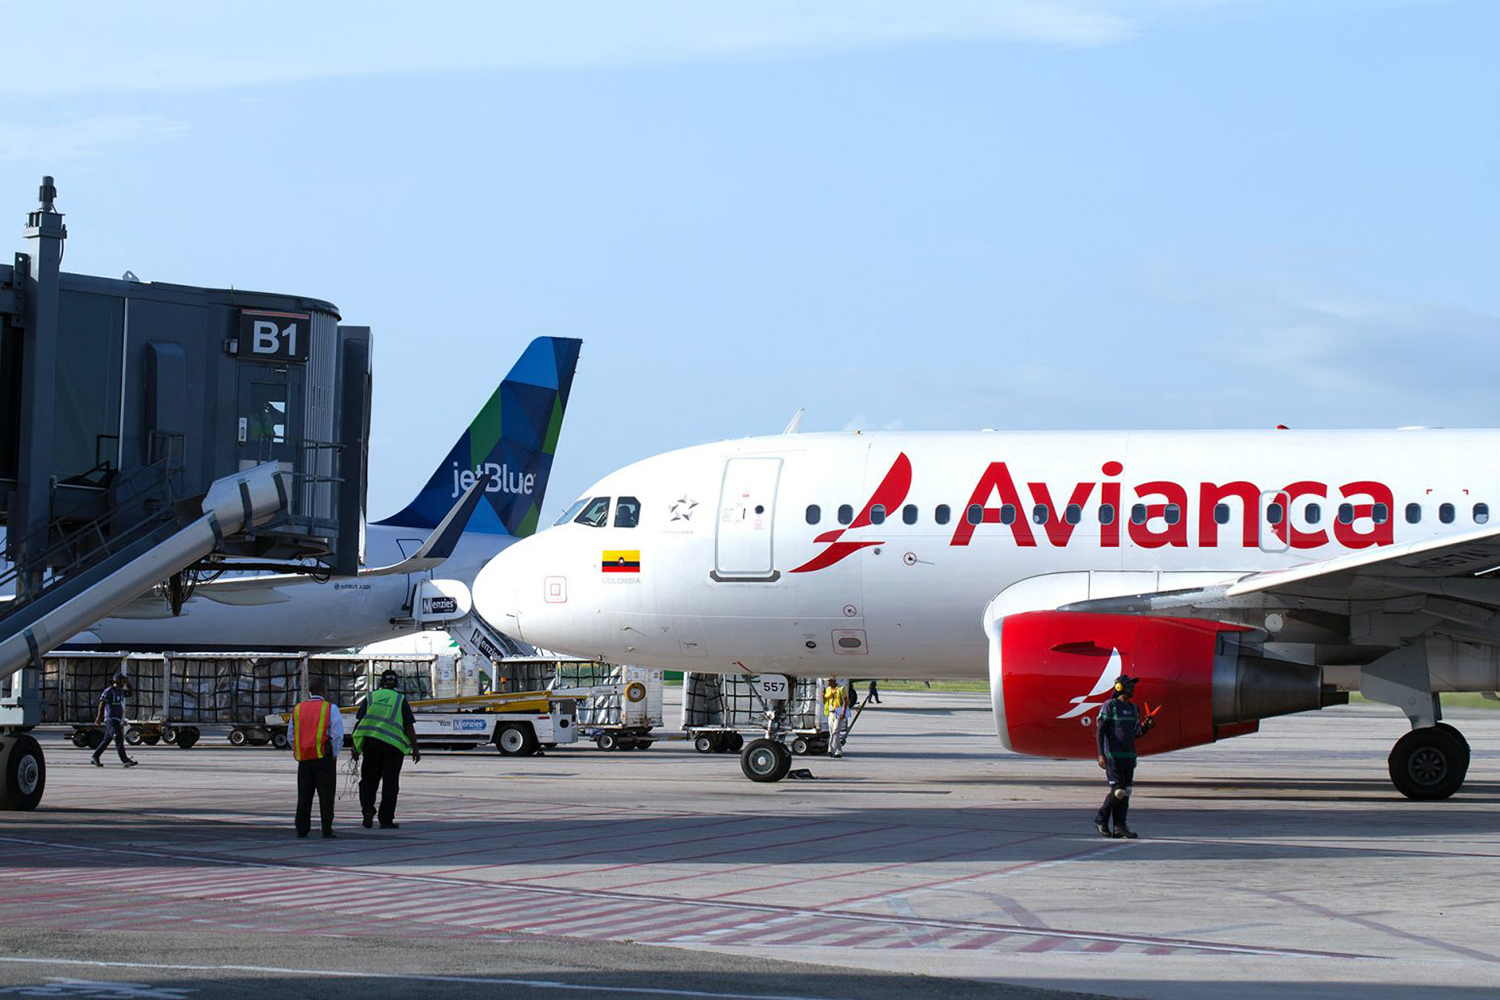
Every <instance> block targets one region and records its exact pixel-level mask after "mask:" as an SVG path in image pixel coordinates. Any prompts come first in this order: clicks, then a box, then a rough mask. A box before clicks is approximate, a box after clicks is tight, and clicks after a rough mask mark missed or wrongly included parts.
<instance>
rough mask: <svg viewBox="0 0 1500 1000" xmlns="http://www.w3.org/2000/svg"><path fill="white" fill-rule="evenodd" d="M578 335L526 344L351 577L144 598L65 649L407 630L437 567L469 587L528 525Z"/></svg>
mask: <svg viewBox="0 0 1500 1000" xmlns="http://www.w3.org/2000/svg"><path fill="white" fill-rule="evenodd" d="M581 344H582V342H581V341H579V340H571V339H561V338H555V337H539V338H537V339H536V340H533V341H532V342H531V344H530V346H528V347H527V348H526V351H525V353H523V354H522V355H521V358H520V360H519V361H517V362H516V364H515V367H513V368H512V369H511V370H510V374H509V375H507V376H506V378H505V381H503V382H501V383H500V385H499V387H498V388H497V389H496V390H495V392H494V395H492V396H490V398H489V401H488V402H487V403H485V405H484V408H483V409H481V410H480V411H479V415H478V416H476V417H475V418H474V421H473V422H472V423H471V424H470V425H469V428H468V430H466V431H465V432H464V433H463V434H462V435H461V436H460V437H459V439H458V441H457V442H456V443H455V444H454V445H453V448H452V450H450V451H449V453H448V454H447V456H446V457H444V459H443V461H442V463H441V464H439V465H438V467H437V469H435V470H434V471H433V473H432V475H431V476H430V477H429V479H428V481H427V485H426V486H424V487H423V488H422V490H421V492H419V493H418V494H417V495H416V498H415V499H413V500H412V502H411V503H409V504H407V505H406V507H404V508H403V509H402V510H400V511H399V512H397V513H395V514H392V515H391V516H390V517H387V518H385V519H384V520H382V521H375V522H372V523H370V524H369V525H367V526H366V529H365V557H366V563H367V564H368V565H371V566H372V567H373V568H370V569H366V570H361V571H360V573H359V575H358V576H354V577H333V578H328V577H313V576H307V575H303V574H292V573H277V574H241V575H226V576H221V577H219V578H217V579H213V580H206V581H204V582H201V583H199V584H197V585H196V586H195V587H194V589H193V591H192V595H191V596H190V597H189V599H188V600H187V601H186V602H185V604H184V605H183V608H182V614H181V615H178V616H175V617H174V616H173V615H172V611H171V608H170V607H169V606H168V605H167V602H166V601H164V600H163V599H161V598H160V597H158V596H156V595H154V594H148V595H146V596H144V597H141V598H139V599H137V600H136V601H134V602H132V603H131V604H128V605H126V606H125V607H124V608H122V609H121V610H120V611H118V612H116V613H115V614H114V615H113V616H111V617H109V618H106V619H104V620H103V621H100V622H99V623H97V624H96V625H94V626H93V627H92V628H91V629H89V630H88V631H87V632H83V633H80V634H79V635H78V636H75V637H74V638H73V639H72V640H70V641H69V642H68V643H66V644H65V645H64V646H63V648H64V649H96V650H109V651H114V650H130V651H140V652H146V651H160V650H165V649H170V650H173V651H176V652H187V651H205V652H206V651H215V650H217V651H237V650H257V651H266V652H279V651H303V650H307V651H318V650H337V649H347V648H350V647H353V646H362V645H366V644H368V643H372V642H376V641H378V640H380V639H387V638H390V637H391V636H392V635H395V634H398V633H399V632H402V631H409V630H410V629H411V627H412V626H411V625H410V624H408V622H409V620H410V619H411V617H412V596H413V593H414V592H415V591H416V589H417V587H418V586H419V584H420V583H421V582H422V581H423V580H425V579H427V578H428V577H430V576H431V572H430V571H431V570H432V569H433V567H435V566H438V565H440V564H441V565H443V573H444V576H446V577H453V578H456V579H458V580H462V581H471V580H473V578H474V576H475V574H477V573H478V572H479V569H480V568H481V567H482V566H484V564H485V563H486V562H488V561H489V560H490V559H491V558H493V557H494V556H495V555H496V554H497V553H498V552H500V551H501V550H502V549H504V548H505V547H506V546H507V545H509V544H511V543H512V542H514V541H515V540H516V539H518V538H523V537H525V536H526V535H529V534H531V533H532V532H533V531H535V530H536V525H537V518H538V517H539V516H540V512H541V507H542V502H543V496H544V495H545V493H546V490H547V478H548V476H549V474H550V473H551V471H552V458H553V455H554V453H555V452H556V450H557V440H558V435H559V433H560V432H561V429H562V422H563V414H564V412H565V410H566V409H567V405H568V392H569V390H570V389H571V387H572V384H573V373H574V369H575V368H576V367H577V364H578V352H579V347H580V346H581Z"/></svg>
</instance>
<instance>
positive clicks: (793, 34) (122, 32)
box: [6, 0, 1174, 94]
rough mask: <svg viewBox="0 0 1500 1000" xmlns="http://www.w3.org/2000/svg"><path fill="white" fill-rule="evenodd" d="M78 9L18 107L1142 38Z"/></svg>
mask: <svg viewBox="0 0 1500 1000" xmlns="http://www.w3.org/2000/svg"><path fill="white" fill-rule="evenodd" d="M66 6H68V7H69V8H71V13H70V16H68V17H67V28H66V33H65V36H64V38H63V40H62V41H61V42H60V43H59V45H58V46H57V47H53V46H13V47H12V48H11V50H10V51H8V52H7V53H6V71H7V72H6V76H7V80H8V81H9V82H10V87H11V92H12V93H13V94H15V93H30V94H42V93H67V92H73V93H84V92H94V91H104V90H189V89H201V88H208V87H222V86H232V85H244V84H257V83H270V82H277V81H287V80H298V79H308V78H313V77H323V76H348V75H357V74H371V73H396V72H413V71H430V70H476V69H500V68H515V67H578V66H600V65H606V66H609V65H631V64H641V63H657V62H668V61H684V60H704V59H723V58H768V57H780V56H788V55H798V54H803V53H807V52H817V51H828V50H842V49H857V48H868V47H879V46H892V45H900V44H904V43H909V42H921V41H933V40H950V39H970V40H986V41H1008V42H1022V43H1036V44H1046V45H1062V46H1094V45H1107V44H1112V43H1117V42H1121V41H1124V40H1126V39H1128V38H1130V37H1132V36H1133V35H1134V33H1135V31H1136V30H1137V29H1136V23H1135V19H1134V18H1133V17H1130V16H1126V15H1125V14H1123V13H1121V12H1120V11H1119V8H1121V7H1122V4H1121V3H1119V2H1112V0H921V2H920V3H913V2H909V0H819V2H816V3H807V2H803V0H718V2H714V3H704V2H702V0H636V2H634V3H619V2H617V0H555V2H552V3H546V4H535V3H524V4H523V3H516V2H500V3H490V4H482V3H460V2H455V0H429V2H428V3H424V4H419V5H415V6H414V5H412V4H409V3H396V2H393V0H375V2H364V3H352V2H349V0H338V2H326V3H313V4H309V3H303V2H293V0H262V2H260V3H256V4H253V5H241V6H237V7H233V8H229V7H225V6H223V5H220V4H205V3H201V2H200V0H159V2H155V3H152V4H150V5H136V4H120V3H115V2H100V0H85V2H81V3H73V4H69V5H66ZM1133 6H1134V7H1135V8H1136V9H1137V10H1138V11H1139V10H1154V9H1162V8H1163V7H1170V6H1174V4H1173V3H1172V0H1149V2H1145V3H1136V4H1134V5H1133ZM148 8H149V9H148ZM231 11H232V12H233V13H232V15H231V13H230V12H231Z"/></svg>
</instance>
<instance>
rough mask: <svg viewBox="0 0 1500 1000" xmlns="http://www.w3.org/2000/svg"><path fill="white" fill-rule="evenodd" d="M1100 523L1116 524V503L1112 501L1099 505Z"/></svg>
mask: <svg viewBox="0 0 1500 1000" xmlns="http://www.w3.org/2000/svg"><path fill="white" fill-rule="evenodd" d="M1099 523H1100V524H1114V523H1115V505H1114V504H1112V503H1101V504H1100V505H1099Z"/></svg>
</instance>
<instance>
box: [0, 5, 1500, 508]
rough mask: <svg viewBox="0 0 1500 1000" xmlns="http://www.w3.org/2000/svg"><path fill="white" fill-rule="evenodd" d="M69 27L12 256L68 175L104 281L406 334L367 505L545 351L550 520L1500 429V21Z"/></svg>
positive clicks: (214, 14)
mask: <svg viewBox="0 0 1500 1000" xmlns="http://www.w3.org/2000/svg"><path fill="white" fill-rule="evenodd" d="M309 8H313V9H311V10H309ZM32 10H33V9H32V8H30V7H26V6H23V5H20V4H16V3H5V4H4V10H3V11H0V13H3V14H4V15H5V16H6V18H7V21H8V22H9V23H16V21H17V19H18V18H20V17H22V16H23V14H24V13H25V12H26V11H32ZM52 11H53V13H52V14H51V15H50V16H51V17H52V20H53V28H52V29H51V30H50V31H49V33H47V35H46V39H47V40H46V42H45V43H43V42H40V41H38V42H36V44H34V45H33V44H30V43H28V44H27V45H22V46H15V47H11V48H10V49H8V51H7V70H8V73H7V77H8V87H9V88H10V89H11V96H12V99H11V100H9V101H7V103H6V106H5V108H4V109H3V110H0V206H9V207H8V208H7V209H6V211H9V212H11V213H12V214H11V216H10V217H11V218H12V220H13V222H14V225H15V233H14V238H13V240H12V248H13V249H20V248H21V240H20V237H19V228H20V225H21V223H22V219H23V216H24V213H25V211H26V210H28V209H29V208H31V207H32V204H33V197H34V191H35V186H36V182H37V179H38V177H39V176H40V175H41V174H42V173H53V174H55V175H56V176H57V180H58V186H59V188H60V191H61V197H60V202H59V205H60V208H61V209H62V210H63V211H65V212H67V213H68V224H69V231H70V234H71V238H70V242H69V249H68V258H67V266H68V268H69V269H70V270H76V271H82V272H86V273H96V274H104V275H111V276H114V275H118V274H120V273H121V272H123V271H124V270H125V269H127V268H129V269H131V270H133V271H134V272H135V273H136V274H138V275H140V276H141V277H142V278H144V279H147V280H151V279H158V280H164V281H174V282H182V283H189V284H206V285H215V286H222V285H228V284H234V285H236V286H238V287H242V288H259V289H264V290H269V291H280V292H295V293H301V294H306V295H313V296H317V297H321V298H325V299H328V300H331V301H333V302H335V303H337V304H338V306H339V307H340V309H341V311H342V312H343V315H344V317H345V319H346V321H348V322H354V323H365V324H369V325H370V326H372V327H373V328H374V330H375V335H376V348H375V364H376V403H375V414H374V441H373V444H372V477H371V492H370V513H371V514H372V516H380V515H384V514H387V513H389V512H391V511H392V510H394V509H396V508H397V507H399V506H401V505H402V504H404V503H405V502H406V501H407V500H408V499H409V497H410V496H411V495H412V494H414V493H415V491H416V489H417V488H418V486H419V484H420V483H421V482H422V481H423V480H425V478H426V476H427V474H428V473H429V472H430V470H431V469H432V468H433V467H434V466H435V465H436V464H437V463H438V462H439V461H440V460H441V459H442V457H443V455H444V454H445V453H446V452H447V450H448V447H449V445H450V444H451V442H452V440H453V439H454V438H456V437H457V436H458V433H459V431H460V430H461V429H462V428H463V427H464V426H465V425H466V424H467V422H468V420H469V419H470V418H471V416H472V415H473V414H474V412H476V411H477V410H478V408H479V406H480V405H481V404H482V403H483V401H484V400H485V398H487V396H488V395H489V393H490V392H491V391H492V389H493V388H494V385H495V383H496V382H497V381H498V380H499V379H500V378H501V377H502V376H503V375H504V373H505V371H506V370H507V369H508V368H509V366H510V364H511V362H512V361H513V360H514V358H515V357H516V355H517V354H518V353H519V351H520V350H521V348H522V346H523V345H524V344H525V343H526V342H527V341H528V340H529V339H530V338H531V337H533V336H536V335H538V334H543V333H550V334H558V335H564V336H577V337H581V338H583V339H584V341H585V344H584V348H583V358H582V362H581V364H580V368H579V374H578V379H577V381H576V382H575V386H574V395H573V402H572V406H571V408H570V411H569V414H568V421H567V425H566V427H565V428H564V432H563V438H562V446H561V448H560V451H559V455H558V460H557V464H556V466H555V470H554V477H553V484H552V491H551V493H550V495H549V498H548V509H549V510H553V509H560V508H561V507H562V506H564V505H565V504H566V502H567V501H568V500H570V499H571V498H572V497H573V496H575V495H576V494H578V493H579V492H581V491H582V490H583V489H584V488H585V487H586V486H587V485H588V484H589V483H590V482H591V481H592V480H594V479H595V478H597V477H599V476H601V475H603V474H605V473H607V472H608V471H610V470H611V469H614V468H616V467H618V466H620V465H623V464H625V463H627V462H629V461H633V460H635V459H637V458H641V457H644V456H646V455H650V454H654V453H656V452H659V451H663V450H666V449H669V448H673V447H677V446H682V445H688V444H694V443H698V442H701V441H706V440H714V439H719V438H724V437H738V436H745V435H750V434H759V433H774V432H776V431H778V430H780V429H781V427H782V426H783V425H784V424H785V423H786V421H787V420H788V419H789V418H790V417H791V415H792V413H793V412H794V411H795V410H796V409H797V408H798V407H806V408H807V417H806V419H805V421H804V425H803V426H804V429H808V430H821V429H834V430H836V429H840V428H846V427H847V428H855V427H858V428H866V429H879V428H906V429H922V430H930V429H975V428H980V427H996V428H1017V429H1029V428H1049V427H1059V428H1117V427H1258V426H1270V425H1274V424H1276V423H1286V424H1290V425H1292V426H1296V427H1349V426H1376V427H1381V426H1393V425H1405V424H1436V425H1447V426H1496V425H1500V419H1497V414H1496V410H1497V408H1500V403H1497V393H1496V391H1495V386H1496V384H1497V382H1500V364H1497V347H1496V344H1497V339H1500V282H1497V281H1496V280H1495V270H1496V266H1497V263H1500V254H1497V252H1496V250H1497V247H1496V242H1497V235H1496V234H1497V233H1500V212H1497V201H1496V191H1497V186H1496V181H1495V178H1496V177H1497V176H1500V169H1497V167H1500V162H1497V161H1500V116H1497V112H1500V69H1497V68H1496V62H1495V59H1494V56H1493V40H1494V38H1496V37H1497V36H1500V30H1497V29H1500V7H1497V6H1496V5H1494V4H1492V3H1480V2H1468V3H1466V2H1441V0H1425V2H1398V0H1328V2H1319V3H1307V2H1279V0H1260V2H1256V0H1220V2H1214V0H1143V2H1138V3H1129V2H1124V0H1115V2H1109V0H1072V2H1051V0H1031V2H1016V3H1007V2H1003V0H992V2H979V0H924V2H922V3H920V4H918V3H910V4H903V3H895V2H889V0H867V2H862V3H856V2H852V0H823V2H821V3H809V2H804V3H788V2H764V3H758V4H750V3H742V2H738V0H721V2H719V3H715V4H704V3H697V2H687V0H637V2H636V3H633V4H617V3H612V2H604V0H590V2H582V0H575V2H558V3H552V4H546V5H537V4H527V5H520V4H473V5H469V4H460V3H449V2H444V0H432V2H428V3H425V4H422V5H417V6H413V5H410V4H386V3H366V4H360V5H344V4H337V3H328V4H318V5H303V4H298V3H290V2H283V0H267V2H263V3H259V4H256V5H255V6H254V10H253V11H251V10H248V9H239V8H237V9H236V11H235V13H234V14H233V15H231V14H229V13H227V8H222V7H221V6H220V5H213V4H201V3H191V4H190V3H185V2H183V3H179V2H175V0H173V2H168V3H156V4H152V3H146V4H139V5H119V4H94V3H60V4H57V5H55V7H54V8H52ZM33 13H34V11H33ZM26 16H31V15H29V14H28V15H26Z"/></svg>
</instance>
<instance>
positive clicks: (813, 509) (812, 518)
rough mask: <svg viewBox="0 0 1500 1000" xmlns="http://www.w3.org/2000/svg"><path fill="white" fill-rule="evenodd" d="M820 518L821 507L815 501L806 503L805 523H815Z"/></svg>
mask: <svg viewBox="0 0 1500 1000" xmlns="http://www.w3.org/2000/svg"><path fill="white" fill-rule="evenodd" d="M821 520H823V509H822V508H821V507H819V506H818V505H817V504H815V503H810V504H808V505H807V523H808V524H817V523H818V522H819V521H821Z"/></svg>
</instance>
